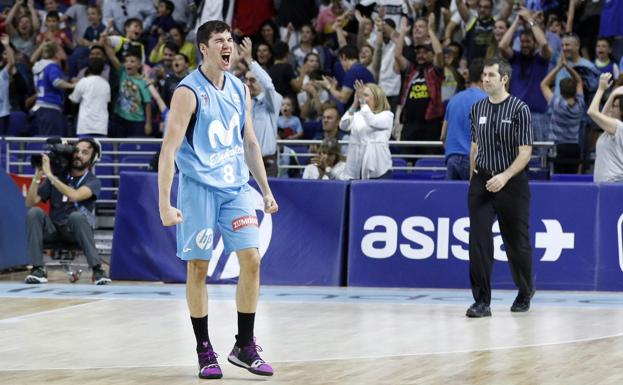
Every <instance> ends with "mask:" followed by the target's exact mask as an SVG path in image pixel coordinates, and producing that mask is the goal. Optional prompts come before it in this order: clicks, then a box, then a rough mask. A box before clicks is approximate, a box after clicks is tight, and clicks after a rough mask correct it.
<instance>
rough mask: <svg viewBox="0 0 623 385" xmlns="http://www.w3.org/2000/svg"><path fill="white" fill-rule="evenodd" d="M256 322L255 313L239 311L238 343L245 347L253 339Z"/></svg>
mask: <svg viewBox="0 0 623 385" xmlns="http://www.w3.org/2000/svg"><path fill="white" fill-rule="evenodd" d="M254 323H255V313H241V312H238V335H237V336H236V345H238V346H239V347H241V348H242V347H245V346H247V345H248V344H249V342H251V340H252V339H253V324H254Z"/></svg>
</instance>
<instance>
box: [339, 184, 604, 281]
mask: <svg viewBox="0 0 623 385" xmlns="http://www.w3.org/2000/svg"><path fill="white" fill-rule="evenodd" d="M467 188H468V185H467V183H465V182H439V183H434V182H433V183H431V182H430V181H410V182H401V181H395V182H393V181H390V182H384V183H378V182H353V183H352V184H351V200H350V229H349V237H350V238H349V255H348V285H354V286H384V287H436V288H467V287H469V274H468V262H467V261H468V260H469V254H468V240H469V217H468V212H467ZM531 191H532V209H531V218H530V226H531V228H530V230H531V234H532V235H531V242H532V245H533V261H534V273H535V276H536V285H537V288H540V289H579V290H581V289H584V290H593V289H594V285H595V275H596V264H595V260H594V253H595V245H596V243H595V242H596V241H595V233H594V231H593V226H592V224H593V223H595V221H596V208H597V207H596V202H597V194H598V188H597V187H596V186H594V185H592V184H577V185H576V184H573V185H572V184H568V183H565V184H556V183H551V182H550V183H533V184H531ZM578 202H582V204H578ZM493 235H494V248H495V255H494V258H495V259H496V261H497V263H496V265H495V267H494V273H493V278H492V283H493V286H494V287H496V288H514V284H513V282H512V278H511V274H510V271H509V268H508V266H507V263H505V262H506V255H505V253H504V249H503V242H502V237H501V235H500V233H499V226H498V224H497V222H496V223H495V224H494V226H493ZM500 262H502V263H500Z"/></svg>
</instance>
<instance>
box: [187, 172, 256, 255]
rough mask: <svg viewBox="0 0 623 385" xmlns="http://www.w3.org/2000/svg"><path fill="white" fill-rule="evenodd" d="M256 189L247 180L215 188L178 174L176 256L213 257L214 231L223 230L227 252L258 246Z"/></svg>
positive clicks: (221, 231)
mask: <svg viewBox="0 0 623 385" xmlns="http://www.w3.org/2000/svg"><path fill="white" fill-rule="evenodd" d="M253 193H254V191H253V189H252V188H251V187H250V186H249V185H248V184H245V185H243V186H241V187H239V188H235V189H228V190H223V189H215V188H213V187H210V186H207V185H205V184H202V183H198V182H197V181H195V180H193V179H191V178H189V177H187V176H184V175H183V174H180V175H179V187H178V192H177V208H178V209H179V210H180V211H181V212H182V219H183V220H182V223H180V224H179V225H177V229H176V232H177V256H178V257H179V258H180V259H183V260H185V261H187V260H191V259H203V260H209V259H210V258H211V257H212V248H213V247H214V237H215V231H216V230H217V227H216V226H217V225H218V230H220V233H221V236H222V237H223V243H224V246H225V253H226V254H229V253H231V252H232V251H238V250H242V249H247V248H252V247H254V248H259V239H260V237H259V222H258V218H257V214H256V212H255V206H256V204H254V200H253V195H252V194H253Z"/></svg>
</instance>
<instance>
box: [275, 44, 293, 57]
mask: <svg viewBox="0 0 623 385" xmlns="http://www.w3.org/2000/svg"><path fill="white" fill-rule="evenodd" d="M289 53H290V46H288V43H284V42H282V41H278V42H276V43H275V45H273V57H274V58H275V59H276V60H282V59H285V58H287V57H288V54H289Z"/></svg>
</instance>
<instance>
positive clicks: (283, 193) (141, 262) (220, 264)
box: [111, 172, 348, 285]
mask: <svg viewBox="0 0 623 385" xmlns="http://www.w3.org/2000/svg"><path fill="white" fill-rule="evenodd" d="M252 186H253V187H254V188H255V194H254V201H255V208H256V210H257V214H258V220H259V222H260V255H262V266H261V279H262V283H264V284H273V285H339V284H340V280H341V276H342V269H343V264H344V263H343V259H342V258H343V255H344V253H343V248H344V235H345V234H344V232H343V229H344V226H345V225H344V223H345V221H346V201H347V199H348V195H347V192H348V183H346V182H334V183H326V182H320V181H309V180H280V179H272V180H271V181H270V186H271V189H272V191H273V194H274V196H275V199H276V200H277V203H278V204H279V212H278V213H277V214H274V215H264V214H263V212H262V210H263V198H262V195H261V194H260V193H259V192H258V189H257V187H256V186H255V185H253V184H252ZM172 191H173V194H172V195H173V198H172V201H173V202H175V201H176V196H177V179H176V180H175V182H174V186H173V188H172ZM315 240H322V241H321V242H316V241H315ZM213 245H214V247H213V256H212V260H211V263H210V268H209V271H208V282H213V283H226V282H234V281H235V280H237V277H238V275H239V266H238V261H237V258H236V256H235V253H231V254H229V255H225V253H224V247H223V241H222V239H221V237H220V233H219V232H218V231H217V232H215V234H214V244H213ZM111 277H112V278H114V279H129V280H159V281H165V282H184V281H185V279H186V267H185V263H184V262H182V261H180V260H179V259H178V258H177V257H176V256H175V230H174V228H165V227H163V226H162V225H161V223H160V216H159V212H158V181H157V175H156V174H155V173H145V172H125V173H123V174H122V176H121V182H120V188H119V201H118V203H117V215H116V222H115V233H114V237H113V249H112V260H111Z"/></svg>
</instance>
